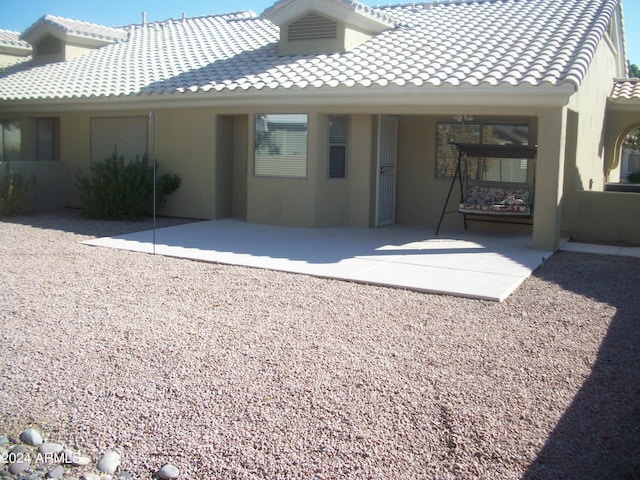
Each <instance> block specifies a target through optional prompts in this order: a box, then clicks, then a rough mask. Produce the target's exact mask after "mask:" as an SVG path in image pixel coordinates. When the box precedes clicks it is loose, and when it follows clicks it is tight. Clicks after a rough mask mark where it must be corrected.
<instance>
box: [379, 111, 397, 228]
mask: <svg viewBox="0 0 640 480" xmlns="http://www.w3.org/2000/svg"><path fill="white" fill-rule="evenodd" d="M397 151H398V117H391V116H388V115H382V116H380V121H379V122H378V165H377V167H378V170H377V175H376V219H375V222H376V223H375V225H376V227H382V226H384V225H390V224H392V223H395V221H396V165H397Z"/></svg>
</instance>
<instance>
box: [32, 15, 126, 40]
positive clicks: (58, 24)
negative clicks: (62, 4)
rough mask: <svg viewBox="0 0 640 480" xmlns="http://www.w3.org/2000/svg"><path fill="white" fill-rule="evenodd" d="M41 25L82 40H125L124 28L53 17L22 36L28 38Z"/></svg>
mask: <svg viewBox="0 0 640 480" xmlns="http://www.w3.org/2000/svg"><path fill="white" fill-rule="evenodd" d="M42 25H50V26H52V27H54V28H56V29H58V30H60V31H62V32H64V33H67V34H69V35H74V36H78V37H84V38H92V39H98V40H105V41H107V42H117V41H121V40H126V39H127V29H126V28H114V27H107V26H104V25H98V24H95V23H89V22H83V21H81V20H73V19H71V18H64V17H58V16H55V15H45V16H44V17H42V18H40V19H39V20H38V21H37V22H35V23H34V24H33V25H31V26H30V27H29V28H27V30H25V32H24V33H23V34H22V36H23V37H28V36H29V34H30V33H31V32H33V31H34V30H36V29H37V28H38V27H41V26H42Z"/></svg>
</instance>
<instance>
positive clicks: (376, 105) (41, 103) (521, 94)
mask: <svg viewBox="0 0 640 480" xmlns="http://www.w3.org/2000/svg"><path fill="white" fill-rule="evenodd" d="M574 92H575V88H574V87H573V86H572V85H571V84H568V83H565V84H562V85H559V86H558V85H551V84H548V85H517V86H510V85H498V86H494V85H480V86H471V85H469V86H453V85H451V86H448V85H440V86H428V87H425V86H421V87H418V86H415V87H407V86H402V87H401V86H393V87H389V86H386V87H382V86H371V87H361V88H354V87H321V88H316V89H313V90H310V89H309V88H304V89H302V88H290V89H284V88H281V89H276V90H271V89H269V90H258V89H255V88H251V89H248V90H245V91H241V92H239V91H222V92H214V91H208V92H205V91H197V92H184V93H163V94H150V95H140V94H136V95H127V96H117V97H84V98H72V99H47V100H16V101H4V102H2V104H0V113H12V112H16V111H19V112H27V113H28V112H36V111H37V112H62V111H91V110H98V109H99V110H111V111H113V110H121V109H133V108H140V109H148V108H159V107H162V108H194V107H199V108H201V107H209V106H210V107H226V108H233V107H238V108H241V109H244V110H248V109H251V108H269V107H278V108H281V107H282V106H283V105H284V106H287V107H289V106H291V107H305V106H308V107H317V106H326V105H328V104H333V103H335V104H339V105H341V106H343V107H345V108H350V109H352V110H362V109H366V110H371V111H375V110H379V109H381V108H384V109H387V110H389V109H394V108H396V109H398V110H406V109H415V108H420V107H527V108H531V107H536V108H551V107H563V106H565V105H567V103H568V102H569V98H570V97H571V95H572V94H573V93H574Z"/></svg>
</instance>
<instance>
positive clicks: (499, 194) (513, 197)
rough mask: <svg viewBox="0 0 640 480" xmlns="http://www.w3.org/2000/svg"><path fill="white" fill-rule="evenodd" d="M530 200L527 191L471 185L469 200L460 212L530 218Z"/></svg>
mask: <svg viewBox="0 0 640 480" xmlns="http://www.w3.org/2000/svg"><path fill="white" fill-rule="evenodd" d="M529 198H530V194H529V191H528V190H526V189H516V188H504V187H486V186H482V185H470V186H469V187H468V189H467V198H466V199H465V200H464V202H463V203H461V204H460V207H459V208H458V210H459V211H460V212H462V213H481V214H490V215H518V216H530V215H531V205H530V203H529Z"/></svg>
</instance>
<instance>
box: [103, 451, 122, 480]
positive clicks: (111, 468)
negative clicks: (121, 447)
mask: <svg viewBox="0 0 640 480" xmlns="http://www.w3.org/2000/svg"><path fill="white" fill-rule="evenodd" d="M119 466H120V455H119V454H118V453H117V452H114V451H108V452H106V453H105V454H104V455H102V457H101V458H100V460H98V470H100V471H101V472H105V473H109V474H114V473H115V472H116V469H117V468H118V467H119Z"/></svg>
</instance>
